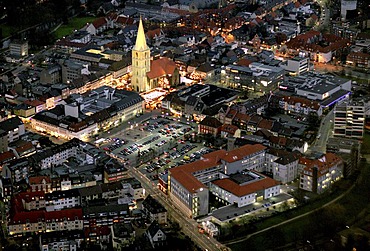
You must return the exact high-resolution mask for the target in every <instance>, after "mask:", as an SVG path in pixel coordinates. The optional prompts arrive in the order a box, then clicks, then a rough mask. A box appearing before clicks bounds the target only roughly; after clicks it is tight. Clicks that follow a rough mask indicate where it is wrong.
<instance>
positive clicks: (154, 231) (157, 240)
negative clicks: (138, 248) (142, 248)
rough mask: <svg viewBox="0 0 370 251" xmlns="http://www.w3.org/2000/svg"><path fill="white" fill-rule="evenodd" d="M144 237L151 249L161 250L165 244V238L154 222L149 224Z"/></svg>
mask: <svg viewBox="0 0 370 251" xmlns="http://www.w3.org/2000/svg"><path fill="white" fill-rule="evenodd" d="M145 235H146V236H147V237H148V239H149V241H150V244H151V245H152V248H153V249H155V248H161V247H163V246H166V244H167V242H166V240H167V236H166V234H165V232H164V231H163V230H162V229H161V227H160V226H159V224H158V222H156V221H153V222H152V224H150V226H149V228H148V229H147V230H146V232H145Z"/></svg>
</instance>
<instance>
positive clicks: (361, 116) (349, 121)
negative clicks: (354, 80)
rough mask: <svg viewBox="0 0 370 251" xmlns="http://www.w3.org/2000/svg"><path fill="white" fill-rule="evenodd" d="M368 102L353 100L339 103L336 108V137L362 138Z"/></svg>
mask: <svg viewBox="0 0 370 251" xmlns="http://www.w3.org/2000/svg"><path fill="white" fill-rule="evenodd" d="M365 111H366V103H365V102H364V101H363V100H351V101H346V102H342V103H340V104H337V105H336V106H335V109H334V137H347V138H357V139H362V138H363V136H364V125H365Z"/></svg>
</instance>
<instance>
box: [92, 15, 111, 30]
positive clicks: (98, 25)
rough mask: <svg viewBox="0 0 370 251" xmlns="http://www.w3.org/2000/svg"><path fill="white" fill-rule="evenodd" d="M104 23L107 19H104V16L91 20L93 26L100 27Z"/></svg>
mask: <svg viewBox="0 0 370 251" xmlns="http://www.w3.org/2000/svg"><path fill="white" fill-rule="evenodd" d="M105 24H107V20H106V19H105V17H100V18H98V19H95V20H94V21H93V22H92V25H94V27H95V28H100V27H102V26H103V25H105Z"/></svg>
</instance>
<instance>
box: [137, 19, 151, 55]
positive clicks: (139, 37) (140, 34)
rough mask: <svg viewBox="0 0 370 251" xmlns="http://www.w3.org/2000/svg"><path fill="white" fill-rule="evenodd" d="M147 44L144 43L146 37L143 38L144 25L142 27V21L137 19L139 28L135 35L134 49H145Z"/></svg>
mask: <svg viewBox="0 0 370 251" xmlns="http://www.w3.org/2000/svg"><path fill="white" fill-rule="evenodd" d="M147 49H148V46H147V45H146V38H145V32H144V27H143V21H142V20H141V17H140V21H139V29H138V31H137V37H136V43H135V46H134V50H136V51H142V50H147Z"/></svg>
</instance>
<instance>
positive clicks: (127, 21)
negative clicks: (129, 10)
mask: <svg viewBox="0 0 370 251" xmlns="http://www.w3.org/2000/svg"><path fill="white" fill-rule="evenodd" d="M116 23H119V24H122V25H123V24H125V25H132V24H134V23H135V20H134V19H133V18H130V17H123V16H118V17H117V19H116Z"/></svg>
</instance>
